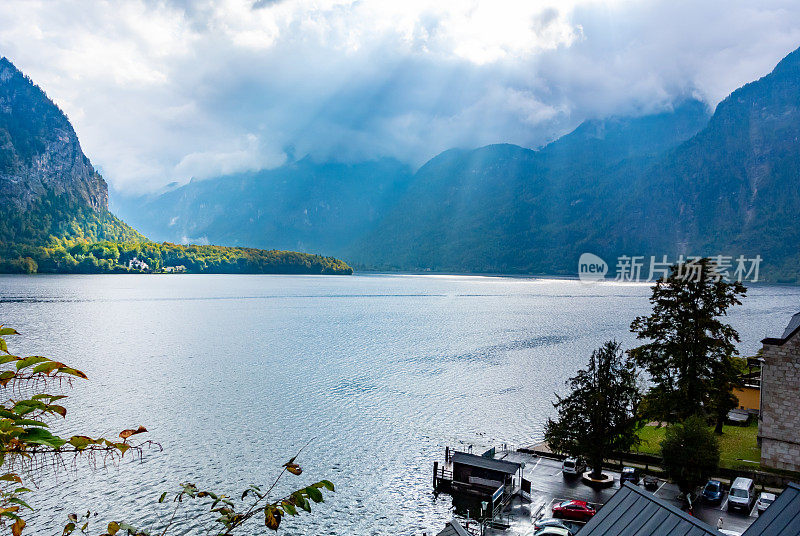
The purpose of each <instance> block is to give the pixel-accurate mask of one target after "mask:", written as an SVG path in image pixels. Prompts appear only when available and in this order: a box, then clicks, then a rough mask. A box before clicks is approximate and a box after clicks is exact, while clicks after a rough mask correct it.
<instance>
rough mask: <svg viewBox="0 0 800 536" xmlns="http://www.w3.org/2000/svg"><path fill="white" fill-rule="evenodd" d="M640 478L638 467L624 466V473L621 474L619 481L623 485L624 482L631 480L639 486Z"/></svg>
mask: <svg viewBox="0 0 800 536" xmlns="http://www.w3.org/2000/svg"><path fill="white" fill-rule="evenodd" d="M639 478H640V475H639V470H638V469H637V468H636V467H623V468H622V473H621V474H620V475H619V483H620V485H622V484H623V482H630V483H631V484H636V485H637V486H638V485H639Z"/></svg>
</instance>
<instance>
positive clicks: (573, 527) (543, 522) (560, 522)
mask: <svg viewBox="0 0 800 536" xmlns="http://www.w3.org/2000/svg"><path fill="white" fill-rule="evenodd" d="M545 527H562V528H565V529H567V530H568V531H570V532H572V533H573V534H574V533H576V532H578V529H579V528H580V525H577V524H575V523H572V522H570V521H567V520H564V519H558V518H555V517H546V518H544V519H537V520H536V521H534V522H533V530H534V531H537V530H541V529H543V528H545Z"/></svg>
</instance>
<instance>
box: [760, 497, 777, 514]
mask: <svg viewBox="0 0 800 536" xmlns="http://www.w3.org/2000/svg"><path fill="white" fill-rule="evenodd" d="M774 501H775V494H774V493H767V492H766V491H764V492H762V493H761V495H759V496H758V501H756V508H758V513H759V515H760V514H763V513H764V510H766V509H767V508H769V505H770V504H772V503H773V502H774Z"/></svg>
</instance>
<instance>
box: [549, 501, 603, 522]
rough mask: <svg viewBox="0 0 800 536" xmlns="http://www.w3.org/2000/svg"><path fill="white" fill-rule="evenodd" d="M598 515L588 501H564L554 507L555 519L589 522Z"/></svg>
mask: <svg viewBox="0 0 800 536" xmlns="http://www.w3.org/2000/svg"><path fill="white" fill-rule="evenodd" d="M596 513H597V510H595V509H594V508H592V507H591V506H590V505H589V503H587V502H586V501H564V502H560V503H557V504H555V505H553V517H561V518H564V519H574V520H575V521H588V520H590V519H591V518H592V516H594V515H595V514H596Z"/></svg>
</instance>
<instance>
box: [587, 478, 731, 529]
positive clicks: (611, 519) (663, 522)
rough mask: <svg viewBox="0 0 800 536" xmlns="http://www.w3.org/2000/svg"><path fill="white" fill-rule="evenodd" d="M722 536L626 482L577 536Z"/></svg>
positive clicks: (697, 520) (695, 519)
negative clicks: (631, 535) (633, 535)
mask: <svg viewBox="0 0 800 536" xmlns="http://www.w3.org/2000/svg"><path fill="white" fill-rule="evenodd" d="M630 534H635V535H636V536H651V535H652V536H706V535H711V536H720V533H719V532H717V531H716V530H715V529H713V528H712V527H710V526H708V525H706V524H705V523H703V522H702V521H700V520H699V519H697V518H695V517H692V516H690V515H688V514H686V513H685V512H681V511H680V510H679V509H678V508H676V507H674V506H673V505H671V504H669V503H666V502H664V501H662V500H660V499H657V498H656V497H655V496H654V495H652V494H651V493H649V492H647V491H645V490H643V489H641V488H639V487H637V486H634V485H632V484H631V483H630V482H625V484H623V486H622V487H621V488H620V489H619V491H617V492H616V493H615V494H614V496H613V497H611V500H610V501H608V502H607V503H606V504H605V506H603V507H602V508H601V509H600V511H599V512H597V514H596V515H595V516H594V517H593V518H592V519H590V520H589V522H588V523H587V524H586V525H585V526H584V527H583V528H582V529H581V530H580V531H579V532H578V536H618V535H619V536H621V535H630Z"/></svg>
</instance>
